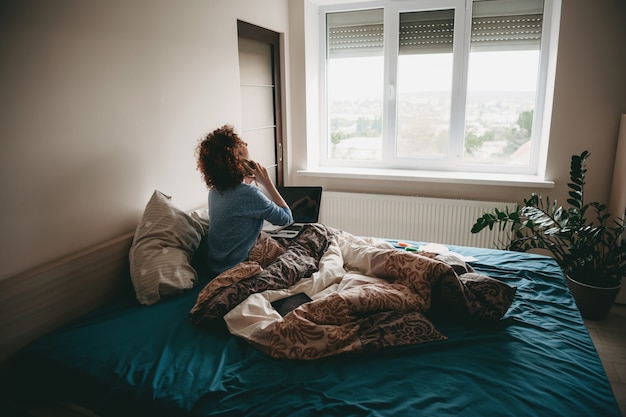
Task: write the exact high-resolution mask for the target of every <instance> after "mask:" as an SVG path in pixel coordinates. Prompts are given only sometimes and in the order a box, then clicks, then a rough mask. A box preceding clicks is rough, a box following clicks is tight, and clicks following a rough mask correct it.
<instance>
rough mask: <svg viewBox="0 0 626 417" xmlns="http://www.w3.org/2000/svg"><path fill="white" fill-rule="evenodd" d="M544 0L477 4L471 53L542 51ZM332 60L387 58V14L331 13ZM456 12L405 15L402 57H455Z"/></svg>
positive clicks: (377, 11)
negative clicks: (450, 55) (517, 50)
mask: <svg viewBox="0 0 626 417" xmlns="http://www.w3.org/2000/svg"><path fill="white" fill-rule="evenodd" d="M542 15H543V0H483V1H476V2H474V4H473V16H472V29H471V48H472V51H477V50H478V51H480V50H512V49H539V47H540V44H541V31H542V26H543V24H542V23H543V17H542ZM327 36H328V38H327V39H328V46H327V49H328V57H329V58H341V57H354V56H373V55H382V53H383V46H384V27H383V10H382V9H375V10H361V11H355V12H341V13H329V14H328V15H327ZM453 37H454V10H436V11H423V12H406V13H401V14H400V33H399V45H398V50H399V53H400V54H420V53H450V52H452V42H453Z"/></svg>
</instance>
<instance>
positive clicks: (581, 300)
mask: <svg viewBox="0 0 626 417" xmlns="http://www.w3.org/2000/svg"><path fill="white" fill-rule="evenodd" d="M566 278H567V286H568V287H569V289H570V291H571V293H572V295H573V296H574V300H575V301H576V305H577V306H578V310H579V311H580V314H581V315H582V316H583V318H585V319H588V320H603V319H605V318H606V316H607V315H608V314H609V312H610V311H611V307H613V303H615V298H616V297H617V294H618V293H619V290H620V288H621V285H618V286H617V287H612V288H604V287H595V286H593V285H589V284H583V283H582V282H578V281H576V280H574V279H572V278H570V277H569V276H566Z"/></svg>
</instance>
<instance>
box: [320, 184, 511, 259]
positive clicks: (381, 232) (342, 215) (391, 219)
mask: <svg viewBox="0 0 626 417" xmlns="http://www.w3.org/2000/svg"><path fill="white" fill-rule="evenodd" d="M515 206H516V203H513V202H494V201H473V200H456V199H442V198H425V197H410V196H395V195H381V194H360V193H344V192H335V191H324V194H323V196H322V203H321V207H320V222H321V223H324V224H326V225H328V226H330V227H334V228H337V229H341V230H345V231H347V232H350V233H352V234H354V235H357V236H375V237H380V238H389V239H399V240H403V239H404V240H414V241H418V242H433V243H441V244H449V245H460V246H475V247H483V248H496V247H501V246H502V242H504V241H505V240H506V239H507V232H506V231H504V232H502V231H500V230H499V229H498V228H494V230H488V229H485V230H483V231H481V232H480V233H476V234H472V233H471V229H472V225H473V224H474V223H475V222H476V219H477V218H479V217H481V216H482V214H483V213H484V212H485V211H488V210H491V209H493V208H499V209H503V208H504V207H510V208H514V207H515Z"/></svg>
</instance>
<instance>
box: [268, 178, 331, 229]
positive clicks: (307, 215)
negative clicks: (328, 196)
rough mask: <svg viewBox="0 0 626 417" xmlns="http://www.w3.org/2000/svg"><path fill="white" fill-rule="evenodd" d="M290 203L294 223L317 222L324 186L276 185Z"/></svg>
mask: <svg viewBox="0 0 626 417" xmlns="http://www.w3.org/2000/svg"><path fill="white" fill-rule="evenodd" d="M276 188H277V189H278V192H279V193H280V195H282V196H283V198H284V199H285V202H286V203H287V204H289V208H290V209H291V213H292V214H293V222H294V223H317V222H318V220H319V215H320V204H321V202H322V187H297V186H296V187H276Z"/></svg>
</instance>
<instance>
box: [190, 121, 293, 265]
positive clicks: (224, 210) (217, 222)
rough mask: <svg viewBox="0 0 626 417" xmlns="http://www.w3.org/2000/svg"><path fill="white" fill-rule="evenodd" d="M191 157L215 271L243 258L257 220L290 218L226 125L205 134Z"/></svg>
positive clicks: (259, 168) (260, 225) (256, 230)
mask: <svg viewBox="0 0 626 417" xmlns="http://www.w3.org/2000/svg"><path fill="white" fill-rule="evenodd" d="M196 158H197V163H198V169H199V170H200V172H201V173H202V176H203V178H204V181H205V183H206V185H207V186H208V187H209V197H208V198H209V218H210V222H209V232H208V237H207V239H208V246H209V269H210V270H211V272H212V273H213V274H216V275H217V274H219V273H221V272H223V271H225V270H227V269H229V268H232V267H233V266H235V265H236V264H238V263H240V262H242V261H245V260H246V259H248V253H249V252H250V249H251V248H252V246H253V245H254V243H255V242H256V240H257V238H258V237H259V234H260V233H261V229H262V228H263V220H267V221H268V222H270V223H272V224H275V225H285V224H288V223H291V222H292V221H293V217H292V214H291V210H290V209H289V206H288V205H287V203H286V202H285V200H284V199H283V198H282V196H281V195H280V193H279V192H278V190H277V189H276V187H275V186H274V184H273V183H272V180H271V178H270V176H269V174H268V172H267V169H266V168H265V167H264V166H262V165H260V164H259V163H257V162H254V161H250V160H249V159H248V158H249V156H248V145H247V143H246V142H244V141H243V140H242V139H241V138H240V137H239V136H238V135H237V133H235V131H234V130H233V127H232V126H229V125H224V126H222V127H220V128H219V129H216V130H214V131H213V132H211V133H209V134H208V135H206V136H205V137H204V138H203V139H202V140H201V142H200V143H199V144H198V147H197V148H196ZM256 185H261V186H263V187H264V188H265V190H266V192H267V194H268V195H266V194H264V193H263V191H261V189H260V188H259V187H257V186H256ZM268 196H269V198H268Z"/></svg>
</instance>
